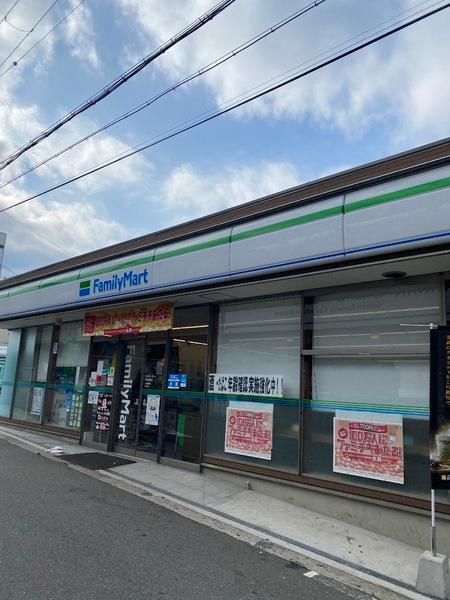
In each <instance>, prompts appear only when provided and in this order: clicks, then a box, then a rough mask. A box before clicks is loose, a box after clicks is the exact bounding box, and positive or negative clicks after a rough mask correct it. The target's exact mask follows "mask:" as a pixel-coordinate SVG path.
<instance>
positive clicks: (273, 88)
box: [0, 2, 450, 213]
mask: <svg viewBox="0 0 450 600" xmlns="http://www.w3.org/2000/svg"><path fill="white" fill-rule="evenodd" d="M449 6H450V2H447V3H446V4H444V5H443V6H440V7H438V8H435V9H434V10H432V11H429V12H427V13H425V14H423V15H421V16H419V17H416V18H415V19H413V20H411V21H408V22H407V23H403V24H402V25H398V26H397V27H394V28H392V29H390V30H389V31H386V32H384V33H382V34H379V35H377V36H375V37H373V38H372V39H369V40H368V41H365V42H362V43H360V44H357V45H356V46H354V47H353V48H350V49H349V50H345V51H344V52H341V53H339V54H337V55H336V56H333V57H331V58H328V59H327V60H325V61H323V62H321V63H319V64H317V65H315V66H313V67H311V68H309V69H307V70H305V71H302V72H301V73H298V74H297V75H294V76H292V77H289V78H287V79H285V80H284V81H281V82H280V83H277V84H275V85H272V86H270V87H268V88H266V89H265V90H263V91H261V92H258V93H256V94H253V95H251V96H249V97H248V98H245V99H244V100H241V101H239V102H236V103H234V104H232V105H231V106H229V107H227V108H223V109H222V110H218V111H215V112H214V113H213V114H211V115H209V116H207V117H205V118H203V119H200V120H197V121H195V122H194V123H192V124H190V125H187V126H186V127H183V128H180V129H178V130H176V131H174V132H173V133H170V134H169V135H166V136H164V137H162V138H159V139H158V140H156V141H154V142H151V143H149V144H145V145H144V146H141V147H140V148H138V149H136V150H133V151H131V152H128V153H126V154H124V155H123V156H121V157H119V158H116V159H114V160H110V161H108V162H106V163H104V164H103V165H101V166H99V167H96V168H94V169H90V170H88V171H86V172H84V173H82V174H80V175H76V176H75V177H71V178H70V179H67V180H65V181H63V182H61V183H59V184H57V185H54V186H52V187H50V188H47V189H46V190H43V191H42V192H39V193H38V194H34V195H33V196H30V197H28V198H25V199H23V200H20V201H18V202H15V203H14V204H11V205H10V206H7V207H6V208H3V209H1V210H0V213H3V212H6V211H8V210H10V209H11V208H14V207H16V206H20V205H22V204H25V203H26V202H29V201H30V200H34V199H35V198H39V197H41V196H44V195H45V194H48V193H50V192H53V191H55V190H58V189H61V188H63V187H65V186H66V185H69V184H70V183H73V182H75V181H79V180H80V179H83V178H84V177H87V176H88V175H92V174H93V173H96V172H98V171H100V170H102V169H104V168H105V167H108V166H111V165H113V164H116V163H118V162H120V161H122V160H124V159H125V158H129V157H130V156H133V155H135V154H138V153H139V152H142V151H143V150H147V149H148V148H150V147H153V146H156V145H158V144H161V143H162V142H164V141H167V140H169V139H171V138H173V137H176V136H178V135H180V134H181V133H185V132H186V131H189V130H191V129H194V128H195V127H198V126H199V125H203V124H204V123H207V122H209V121H212V120H213V119H215V118H217V117H219V116H221V115H224V114H226V113H229V112H231V111H232V110H235V109H237V108H240V107H242V106H244V105H246V104H248V103H249V102H252V101H254V100H257V99H258V98H261V97H262V96H265V95H266V94H269V93H271V92H274V91H276V90H278V89H280V88H282V87H284V86H286V85H288V84H290V83H293V82H294V81H297V80H299V79H301V78H303V77H306V76H307V75H310V74H311V73H314V72H315V71H318V70H320V69H323V68H324V67H327V66H328V65H331V64H333V63H335V62H337V61H339V60H342V59H343V58H346V57H347V56H350V55H351V54H354V53H355V52H358V51H360V50H362V49H363V48H367V47H368V46H371V45H372V44H375V43H376V42H379V41H381V40H383V39H385V38H387V37H389V36H391V35H393V34H394V33H398V32H399V31H402V30H403V29H406V28H407V27H411V26H412V25H414V24H416V23H418V22H420V21H422V20H424V19H426V18H428V17H431V16H432V15H434V14H437V13H439V12H441V11H443V10H445V9H447V8H449Z"/></svg>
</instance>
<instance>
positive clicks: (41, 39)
mask: <svg viewBox="0 0 450 600" xmlns="http://www.w3.org/2000/svg"><path fill="white" fill-rule="evenodd" d="M85 1H86V0H81V1H80V2H78V4H77V5H76V6H74V7H73V8H72V10H70V11H69V12H68V13H67V14H66V15H65V16H64V17H63V18H62V19H60V20H59V21H58V22H57V23H56V24H55V25H54V26H53V27H52V28H51V29H49V30H48V31H47V33H46V34H45V35H43V36H42V37H41V38H40V39H39V40H38V41H37V42H36V43H35V44H33V45H32V46H31V48H29V49H28V50H27V51H26V52H25V54H22V56H21V57H20V58H18V59H16V60H15V61H13V62H12V63H11V64H10V65H9V67H8V68H7V69H5V71H3V72H2V73H0V77H3V75H6V73H8V71H10V70H11V69H12V68H14V67H17V65H18V64H19V62H20V61H21V60H22V59H24V58H25V57H26V56H28V54H30V52H31V51H32V50H34V49H35V48H36V46H39V44H40V43H42V42H43V41H44V40H45V38H46V37H47V36H49V35H50V34H51V33H53V32H54V31H55V29H57V28H58V27H59V26H60V25H61V24H62V23H63V22H64V21H65V20H66V19H68V18H69V17H70V15H71V14H72V13H73V12H75V11H76V10H77V8H78V7H79V6H81V5H82V4H83V2H85ZM5 20H6V19H5ZM8 24H9V25H11V23H9V21H8ZM13 27H14V26H13Z"/></svg>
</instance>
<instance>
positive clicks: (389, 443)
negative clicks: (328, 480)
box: [333, 417, 404, 483]
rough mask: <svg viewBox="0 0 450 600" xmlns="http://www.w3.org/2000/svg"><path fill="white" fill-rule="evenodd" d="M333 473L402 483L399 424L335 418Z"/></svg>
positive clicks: (400, 423) (401, 434)
mask: <svg viewBox="0 0 450 600" xmlns="http://www.w3.org/2000/svg"><path fill="white" fill-rule="evenodd" d="M333 471H334V472H335V473H344V474H346V475H356V476H357V477H367V478H369V479H378V480H380V481H390V482H391V483H404V454H403V423H402V422H383V421H357V420H353V419H342V418H336V417H335V418H334V444H333Z"/></svg>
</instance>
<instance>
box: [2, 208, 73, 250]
mask: <svg viewBox="0 0 450 600" xmlns="http://www.w3.org/2000/svg"><path fill="white" fill-rule="evenodd" d="M5 216H6V217H8V218H9V219H12V220H13V221H15V222H16V223H18V224H19V225H21V226H22V227H25V229H28V231H31V233H32V234H33V235H35V236H37V237H40V238H42V239H44V240H45V241H46V242H48V243H49V244H51V245H52V246H54V247H55V248H57V249H58V250H59V251H60V252H62V253H63V254H65V255H66V256H71V254H70V253H69V252H67V250H64V248H62V247H61V246H58V244H57V243H56V242H54V241H53V240H51V239H50V238H48V237H47V236H45V235H44V234H43V233H39V231H36V230H35V229H32V228H31V227H30V226H29V225H26V224H25V223H24V222H23V221H20V220H19V219H17V217H13V216H12V215H10V214H9V213H5Z"/></svg>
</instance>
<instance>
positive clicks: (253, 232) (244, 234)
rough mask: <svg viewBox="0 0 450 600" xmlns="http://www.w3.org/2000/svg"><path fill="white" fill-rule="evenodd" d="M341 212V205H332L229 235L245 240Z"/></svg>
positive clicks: (232, 238) (237, 239) (233, 239)
mask: <svg viewBox="0 0 450 600" xmlns="http://www.w3.org/2000/svg"><path fill="white" fill-rule="evenodd" d="M343 212H344V211H343V207H342V206H333V207H332V208H326V209H324V210H318V211H317V212H314V213H310V214H308V215H301V216H300V217H293V218H292V219H286V221H279V222H278V223H271V224H269V225H263V226H262V227H257V228H256V229H249V230H248V231H241V232H239V233H235V234H233V235H232V236H231V241H232V242H237V241H239V240H245V239H248V238H251V237H255V236H258V235H264V234H265V233H273V232H275V231H281V230H283V229H289V228H290V227H296V226H297V225H303V224H304V223H311V222H312V221H319V220H320V219H326V218H328V217H335V216H337V215H342V214H343Z"/></svg>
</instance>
